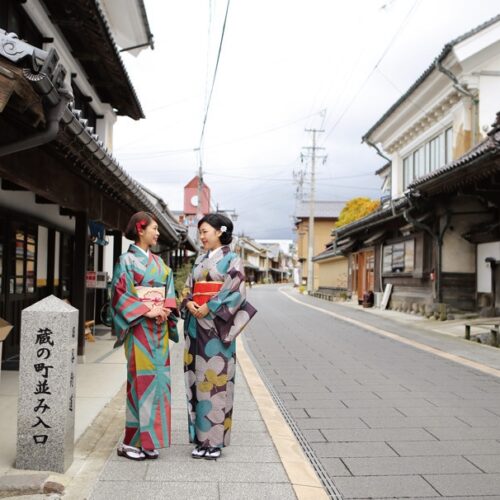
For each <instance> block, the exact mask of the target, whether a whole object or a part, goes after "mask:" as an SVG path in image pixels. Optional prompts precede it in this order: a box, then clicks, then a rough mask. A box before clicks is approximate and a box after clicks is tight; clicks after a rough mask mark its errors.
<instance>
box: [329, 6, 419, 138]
mask: <svg viewBox="0 0 500 500" xmlns="http://www.w3.org/2000/svg"><path fill="white" fill-rule="evenodd" d="M421 1H422V0H415V2H414V4H413V6H412V8H411V9H410V10H409V12H408V14H407V15H406V17H405V18H404V20H403V22H402V23H401V25H400V26H399V28H398V30H397V31H396V33H395V34H394V36H393V37H392V39H391V40H390V42H389V44H388V45H387V47H386V48H385V49H384V51H383V52H382V55H381V56H380V57H379V59H378V61H377V62H376V64H375V66H374V67H373V68H372V69H371V71H370V73H369V74H368V76H367V77H366V78H365V80H364V81H363V83H362V84H361V86H360V87H359V88H358V90H357V92H356V93H355V94H354V96H353V97H352V99H351V100H350V101H349V104H348V105H347V107H346V108H345V109H344V111H343V112H342V113H341V114H340V116H339V117H338V118H337V121H336V122H335V123H334V124H333V126H332V128H331V129H330V130H329V131H328V133H327V134H326V136H325V138H324V141H323V143H324V142H325V141H326V140H327V139H328V137H330V135H332V133H333V131H334V130H335V129H336V128H337V126H338V125H339V123H340V122H341V121H342V119H343V118H344V116H345V115H346V113H347V112H348V111H349V109H350V108H351V106H352V105H353V104H354V101H355V100H356V99H357V98H358V97H359V95H360V94H361V91H362V90H363V89H364V87H365V85H366V84H367V83H368V80H369V79H370V78H371V76H372V75H373V73H374V72H375V71H376V70H377V68H378V66H379V64H380V63H381V62H382V60H383V59H384V57H385V56H386V55H387V53H388V52H389V50H390V48H391V47H392V45H393V44H394V42H395V41H396V38H397V37H398V36H399V34H400V33H401V31H402V29H403V28H404V27H405V26H406V24H407V23H408V21H409V19H410V16H411V15H412V14H413V12H414V10H415V8H416V7H417V5H418V4H420V2H421Z"/></svg>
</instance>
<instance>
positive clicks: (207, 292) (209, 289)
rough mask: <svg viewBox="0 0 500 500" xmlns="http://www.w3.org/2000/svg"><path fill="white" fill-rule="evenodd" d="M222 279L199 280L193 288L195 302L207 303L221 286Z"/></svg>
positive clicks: (200, 304)
mask: <svg viewBox="0 0 500 500" xmlns="http://www.w3.org/2000/svg"><path fill="white" fill-rule="evenodd" d="M223 284H224V283H223V282H222V281H197V282H196V283H195V284H194V289H193V302H196V304H198V305H199V306H202V305H203V304H206V303H207V302H208V301H209V300H210V299H211V298H212V297H213V296H214V295H215V294H216V293H217V292H218V291H219V290H220V289H221V288H222V285H223Z"/></svg>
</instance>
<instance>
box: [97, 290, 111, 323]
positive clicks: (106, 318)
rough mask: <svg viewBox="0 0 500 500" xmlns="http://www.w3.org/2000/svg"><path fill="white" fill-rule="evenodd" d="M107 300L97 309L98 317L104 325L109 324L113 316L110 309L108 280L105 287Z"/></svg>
mask: <svg viewBox="0 0 500 500" xmlns="http://www.w3.org/2000/svg"><path fill="white" fill-rule="evenodd" d="M106 298H107V301H106V302H104V304H103V305H102V306H101V309H100V311H99V318H100V320H101V323H102V324H103V325H104V326H109V327H110V326H111V325H112V324H113V316H112V311H111V281H108V284H107V287H106Z"/></svg>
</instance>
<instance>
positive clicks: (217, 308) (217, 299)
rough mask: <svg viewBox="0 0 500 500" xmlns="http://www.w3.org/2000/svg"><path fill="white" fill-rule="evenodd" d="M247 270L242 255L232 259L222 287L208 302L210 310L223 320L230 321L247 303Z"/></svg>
mask: <svg viewBox="0 0 500 500" xmlns="http://www.w3.org/2000/svg"><path fill="white" fill-rule="evenodd" d="M245 300H246V289H245V270H244V268H243V262H242V260H241V258H240V257H238V256H235V257H234V258H233V259H231V261H230V263H229V267H228V270H227V274H226V277H225V279H224V284H223V285H222V288H221V289H220V290H219V292H217V294H216V295H214V296H213V297H212V298H211V299H210V300H209V301H208V302H207V306H208V308H209V309H210V311H211V312H212V313H213V314H215V315H216V316H217V317H219V318H220V319H222V320H223V321H229V320H230V319H231V318H232V317H233V316H234V315H235V314H236V313H237V312H238V310H239V309H240V307H241V306H242V305H243V304H244V303H245Z"/></svg>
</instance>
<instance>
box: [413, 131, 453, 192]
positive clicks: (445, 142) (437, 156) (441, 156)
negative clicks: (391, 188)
mask: <svg viewBox="0 0 500 500" xmlns="http://www.w3.org/2000/svg"><path fill="white" fill-rule="evenodd" d="M452 156H453V129H452V127H449V128H447V129H446V130H444V131H443V132H441V133H440V134H439V135H437V136H435V137H433V138H432V139H431V140H430V141H428V142H426V143H425V144H422V145H421V146H420V147H419V148H417V149H415V150H414V151H412V152H411V153H410V154H409V155H407V156H405V157H404V158H403V189H406V188H407V187H408V185H410V184H411V183H412V182H413V181H414V180H416V179H418V178H420V177H423V176H424V175H426V174H428V173H430V172H432V171H434V170H436V169H438V168H440V167H442V166H443V165H446V164H447V163H449V162H450V161H452V159H453V158H452Z"/></svg>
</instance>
